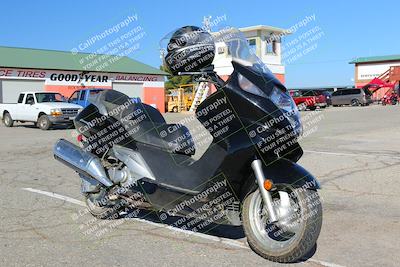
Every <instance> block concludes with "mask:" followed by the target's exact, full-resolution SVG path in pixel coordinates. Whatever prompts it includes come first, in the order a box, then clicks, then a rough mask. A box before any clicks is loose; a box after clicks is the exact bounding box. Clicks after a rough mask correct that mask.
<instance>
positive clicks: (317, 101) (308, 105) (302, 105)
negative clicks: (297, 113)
mask: <svg viewBox="0 0 400 267" xmlns="http://www.w3.org/2000/svg"><path fill="white" fill-rule="evenodd" d="M290 95H291V96H292V98H293V100H294V102H295V103H296V105H297V107H298V109H299V110H306V109H309V110H316V109H317V107H320V108H326V107H327V103H326V98H325V96H324V95H323V94H322V93H321V92H320V91H317V90H291V91H290Z"/></svg>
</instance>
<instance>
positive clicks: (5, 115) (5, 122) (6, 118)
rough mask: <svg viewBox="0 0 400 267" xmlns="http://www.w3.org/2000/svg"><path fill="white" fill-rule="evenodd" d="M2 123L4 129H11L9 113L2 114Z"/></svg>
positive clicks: (11, 123) (11, 121) (12, 123)
mask: <svg viewBox="0 0 400 267" xmlns="http://www.w3.org/2000/svg"><path fill="white" fill-rule="evenodd" d="M3 123H4V125H5V126H6V127H12V126H13V125H14V121H13V119H12V118H11V115H10V113H8V112H7V113H6V114H4V117H3Z"/></svg>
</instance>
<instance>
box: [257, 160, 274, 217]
mask: <svg viewBox="0 0 400 267" xmlns="http://www.w3.org/2000/svg"><path fill="white" fill-rule="evenodd" d="M251 168H252V169H253V171H254V174H255V176H256V181H257V184H258V188H259V190H260V193H261V197H262V199H263V201H264V205H265V208H266V209H267V211H268V215H269V220H270V222H271V223H273V222H277V221H278V215H277V213H276V210H275V209H274V207H273V204H272V197H271V193H270V192H269V191H268V190H266V189H265V188H264V182H265V175H264V171H263V169H262V161H261V160H259V159H255V160H253V162H252V163H251Z"/></svg>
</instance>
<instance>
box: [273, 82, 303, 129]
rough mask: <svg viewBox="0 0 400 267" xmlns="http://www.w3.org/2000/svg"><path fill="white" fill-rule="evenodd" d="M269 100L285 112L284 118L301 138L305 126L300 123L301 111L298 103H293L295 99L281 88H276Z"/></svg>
mask: <svg viewBox="0 0 400 267" xmlns="http://www.w3.org/2000/svg"><path fill="white" fill-rule="evenodd" d="M269 99H271V101H272V102H273V103H274V104H275V105H276V106H277V107H278V108H280V109H281V110H283V111H284V112H283V114H284V116H285V117H286V118H287V119H288V121H289V122H290V124H291V125H292V127H293V130H294V131H295V132H296V134H297V136H300V135H301V134H302V133H303V126H302V124H301V121H300V113H299V110H298V109H297V106H296V103H295V102H294V101H293V98H292V97H291V96H290V95H289V94H288V93H287V92H284V91H282V90H280V89H279V88H277V87H274V89H273V90H272V92H271V95H270V97H269Z"/></svg>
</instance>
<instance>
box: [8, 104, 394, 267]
mask: <svg viewBox="0 0 400 267" xmlns="http://www.w3.org/2000/svg"><path fill="white" fill-rule="evenodd" d="M311 113H312V114H313V115H310V117H312V118H317V119H315V120H314V122H315V127H314V128H313V129H314V130H313V131H310V132H309V133H308V134H307V135H306V136H305V137H304V138H303V139H302V140H301V144H302V146H303V149H304V150H305V154H304V156H303V158H302V159H301V160H300V164H302V165H303V166H304V167H306V168H307V169H308V170H310V171H311V172H312V173H313V174H314V175H315V176H316V177H317V178H319V180H320V182H321V184H322V187H323V188H322V190H321V191H320V194H321V197H322V198H323V208H324V217H323V228H322V231H321V235H320V237H319V240H318V245H317V249H316V251H315V254H314V255H312V257H311V258H310V259H308V260H307V261H305V262H301V263H299V264H293V265H304V266H396V265H398V263H399V262H400V257H399V253H398V249H399V248H400V239H399V233H400V196H399V194H398V192H399V190H400V184H399V182H398V180H399V179H400V176H399V173H400V106H386V107H382V106H370V107H341V108H328V109H326V110H321V111H316V112H303V113H302V116H303V117H307V116H308V115H309V114H311ZM184 116H185V115H182V114H178V115H177V114H167V119H168V120H169V121H178V120H179V119H181V118H183V117H184ZM59 138H65V139H68V140H74V138H75V137H74V131H73V130H66V129H62V128H61V129H55V130H50V131H41V130H39V129H37V128H34V127H33V126H31V125H30V124H17V126H16V127H13V128H5V127H4V126H3V125H1V126H0V144H1V146H0V201H1V212H0V217H1V218H0V220H1V227H0V247H1V249H0V265H1V266H88V265H90V266H171V265H174V266H256V265H262V266H282V265H281V264H275V263H271V262H269V261H266V260H264V259H262V258H260V257H259V256H258V255H256V254H255V253H253V252H252V251H251V250H250V249H248V248H247V245H246V243H245V239H244V238H243V233H242V230H241V229H240V228H229V229H228V228H226V227H225V228H224V227H221V228H218V227H217V228H216V229H213V230H212V231H209V232H207V233H204V234H191V233H187V232H184V231H179V229H174V228H170V227H168V225H162V224H158V223H157V221H156V220H136V219H120V220H115V221H114V222H106V223H107V225H103V226H104V227H105V228H107V229H109V231H107V232H105V233H103V234H102V235H100V236H99V237H96V236H94V235H90V234H86V233H87V232H85V230H86V228H85V227H86V226H85V223H86V222H88V221H91V220H93V218H92V217H91V216H90V215H87V214H85V215H82V216H79V218H78V219H77V217H76V216H77V214H80V213H79V212H81V213H83V212H84V207H83V206H82V204H83V203H82V202H81V201H82V197H81V196H80V193H79V191H80V182H79V179H78V177H77V175H76V174H74V172H73V171H71V170H70V169H68V168H67V167H65V166H63V165H61V164H60V163H59V162H56V161H55V160H54V159H53V157H52V146H53V144H54V143H55V141H56V140H57V139H59Z"/></svg>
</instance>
